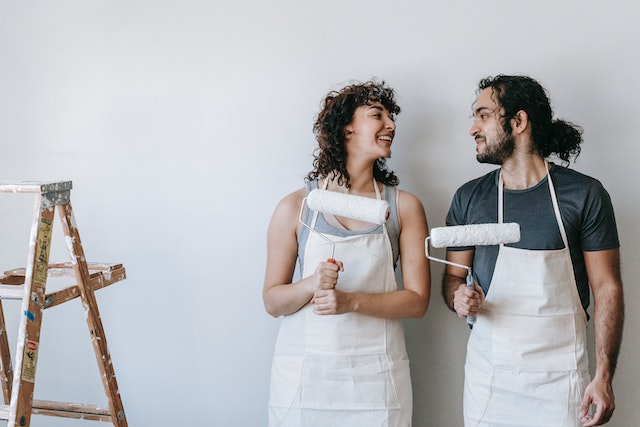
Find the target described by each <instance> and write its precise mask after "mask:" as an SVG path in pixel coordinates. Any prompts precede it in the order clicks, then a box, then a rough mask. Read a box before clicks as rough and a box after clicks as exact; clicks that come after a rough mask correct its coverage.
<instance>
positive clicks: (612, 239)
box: [446, 164, 620, 310]
mask: <svg viewBox="0 0 640 427" xmlns="http://www.w3.org/2000/svg"><path fill="white" fill-rule="evenodd" d="M499 172H500V169H496V170H494V171H492V172H490V173H488V174H486V175H484V176H482V177H480V178H477V179H475V180H472V181H469V182H467V183H466V184H464V185H463V186H462V187H460V188H459V189H458V191H457V192H456V194H455V195H454V197H453V201H452V202H451V207H450V208H449V213H448V214H447V220H446V223H447V225H465V224H483V223H496V222H498V174H499ZM550 174H551V179H552V180H553V184H554V186H555V190H556V197H557V199H558V206H559V208H560V216H561V217H562V222H563V224H564V228H565V230H566V232H567V238H568V240H569V249H570V251H571V260H572V262H573V270H574V273H575V277H576V282H577V286H578V293H579V294H580V300H581V302H582V306H583V307H584V308H585V310H586V308H587V307H588V306H589V282H588V278H587V272H586V269H585V264H584V256H583V251H601V250H606V249H613V248H617V247H619V246H620V242H619V240H618V232H617V228H616V221H615V217H614V213H613V206H612V205H611V199H610V197H609V194H608V193H607V191H606V190H605V189H604V187H603V186H602V184H601V183H600V182H599V181H598V180H596V179H594V178H591V177H589V176H586V175H583V174H581V173H579V172H576V171H574V170H572V169H568V168H566V167H562V166H558V165H554V164H552V167H551V170H550ZM503 221H504V222H517V223H519V224H520V235H521V238H520V241H519V242H518V243H514V244H511V245H508V246H513V247H516V248H522V249H530V250H546V249H562V248H563V247H564V244H563V242H562V236H561V235H560V229H559V228H558V225H557V222H556V218H555V214H554V212H553V204H552V201H551V195H550V193H549V183H548V181H547V178H544V179H543V180H542V181H541V182H539V183H538V184H537V185H535V186H533V187H531V188H528V189H526V190H504V220H503ZM498 248H499V247H498V246H478V247H476V248H475V249H476V251H475V256H474V259H473V270H474V276H475V279H476V281H477V282H478V284H479V285H480V286H482V289H483V290H484V292H485V293H488V292H489V285H490V283H491V279H492V277H493V270H494V267H495V263H496V259H497V257H498ZM468 249H473V248H469V247H465V248H461V247H457V248H449V250H451V251H457V250H468Z"/></svg>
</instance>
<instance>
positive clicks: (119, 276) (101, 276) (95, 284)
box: [0, 264, 127, 308]
mask: <svg viewBox="0 0 640 427" xmlns="http://www.w3.org/2000/svg"><path fill="white" fill-rule="evenodd" d="M114 266H115V268H114V269H112V270H109V271H99V272H96V273H94V274H92V275H91V278H90V283H89V286H91V289H93V290H94V291H97V290H98V289H102V288H104V287H106V286H109V285H111V284H113V283H115V282H119V281H121V280H124V279H126V278H127V273H126V270H125V268H124V267H123V266H122V264H114ZM6 277H23V276H4V277H3V278H0V279H4V278H6ZM0 283H7V282H6V281H4V280H0ZM23 284H24V277H23V280H22V283H21V284H20V285H23ZM79 296H80V290H79V289H78V285H77V284H73V285H71V286H68V287H66V288H63V289H60V290H58V291H55V292H50V293H48V294H46V295H45V303H44V308H50V307H54V306H56V305H59V304H62V303H63V302H67V301H70V300H72V299H74V298H77V297H79ZM1 298H6V299H22V298H24V286H16V285H13V284H12V285H7V284H4V285H0V299H1Z"/></svg>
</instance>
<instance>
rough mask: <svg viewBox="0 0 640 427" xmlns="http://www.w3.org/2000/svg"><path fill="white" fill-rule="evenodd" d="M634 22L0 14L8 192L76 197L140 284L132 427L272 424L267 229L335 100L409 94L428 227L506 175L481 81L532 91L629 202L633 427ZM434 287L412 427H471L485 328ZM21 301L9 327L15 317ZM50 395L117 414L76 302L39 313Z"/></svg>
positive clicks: (12, 309) (22, 248)
mask: <svg viewBox="0 0 640 427" xmlns="http://www.w3.org/2000/svg"><path fill="white" fill-rule="evenodd" d="M639 13H640V6H638V5H637V4H636V3H635V2H631V1H612V2H596V1H578V0H567V1H556V0H553V1H551V0H549V1H547V0H542V1H537V2H520V1H509V0H488V1H484V2H471V1H455V2H444V1H440V2H435V1H402V0H399V1H395V2H388V1H379V0H371V1H366V2H365V1H344V0H341V1H336V0H325V1H322V2H307V1H299V0H295V1H294V0H274V1H270V2H263V1H258V0H249V1H235V2H230V1H225V2H223V1H217V2H211V1H175V0H173V1H172V0H154V1H150V0H138V1H121V0H116V1H94V0H92V1H84V0H83V1H80V0H59V1H56V2H48V1H38V0H36V1H29V2H13V1H8V0H0V147H1V148H2V151H1V154H0V179H2V180H56V181H57V180H72V181H73V185H74V189H73V191H72V193H71V194H72V203H73V206H74V209H75V214H76V220H77V224H78V227H79V230H80V234H81V236H82V240H83V244H84V249H85V253H86V255H87V258H88V259H89V260H90V261H113V262H122V263H123V264H124V265H125V267H126V268H127V272H128V279H127V280H125V281H124V282H120V283H118V284H115V285H113V286H111V287H109V288H106V289H103V290H101V291H99V293H98V303H99V304H100V307H101V312H102V319H103V322H104V324H105V329H106V334H107V338H108V343H109V346H110V350H111V354H112V357H113V362H114V365H115V370H116V373H117V376H118V382H119V386H120V390H121V393H122V398H123V401H124V405H125V409H126V411H127V415H128V420H129V425H130V426H137V427H161V426H223V427H226V426H247V427H254V426H264V425H266V404H267V398H268V386H269V369H270V363H271V354H272V350H273V345H274V341H275V334H276V331H277V328H278V324H279V320H278V319H273V318H271V317H270V316H268V315H267V314H266V313H265V311H264V308H263V305H262V298H261V292H262V281H263V273H264V264H265V258H266V229H267V224H268V221H269V219H270V216H271V213H272V211H273V208H274V206H275V204H276V203H277V201H278V200H279V199H280V198H281V197H283V196H284V195H285V194H287V193H289V192H290V191H293V190H295V189H297V188H299V187H300V186H302V184H303V177H304V176H305V175H306V173H307V172H308V171H309V170H310V168H311V162H312V156H311V154H312V152H313V149H314V138H313V134H312V131H311V128H312V124H313V121H314V118H315V115H316V114H317V112H318V110H319V105H320V101H321V99H322V98H323V97H324V96H325V95H326V93H327V92H328V91H329V90H332V89H337V88H339V87H341V86H342V85H344V84H346V83H349V82H350V81H351V80H353V79H356V80H360V81H362V80H367V79H369V78H372V77H378V78H380V79H384V80H386V82H387V83H388V84H390V85H392V86H393V87H394V88H395V89H396V91H397V94H398V100H399V103H400V105H401V107H402V113H401V114H400V116H399V118H398V122H397V125H398V131H397V138H396V140H395V141H394V147H393V157H392V158H391V159H390V161H389V165H390V167H391V168H392V169H393V170H394V171H395V172H396V173H397V174H398V175H399V177H400V179H401V188H403V189H405V190H408V191H411V192H413V193H415V194H416V195H417V196H419V197H420V198H421V199H422V201H423V202H424V205H425V208H426V211H427V216H428V219H429V224H430V226H432V227H433V226H441V225H443V224H444V217H445V214H446V210H447V208H448V205H449V202H450V200H451V196H452V195H453V192H454V191H455V189H456V188H457V187H458V186H459V185H461V184H462V183H464V182H465V181H467V180H468V179H471V178H473V177H476V176H479V175H481V174H483V173H485V172H487V171H488V170H490V169H491V168H490V167H488V166H486V165H479V164H477V163H476V161H475V156H474V144H473V140H472V139H471V137H470V136H469V135H468V129H469V126H470V120H469V115H470V107H471V103H472V102H473V100H474V97H475V88H476V84H477V82H478V80H479V79H480V78H482V77H485V76H488V75H495V74H498V73H508V74H514V73H523V74H528V75H531V76H533V77H535V78H537V79H538V80H539V81H540V82H541V83H542V84H543V85H544V86H545V87H546V88H547V89H548V91H549V93H550V95H551V99H552V103H553V107H554V110H555V113H556V116H557V117H559V118H563V119H567V120H570V121H573V122H575V123H577V124H580V125H582V126H583V128H584V137H585V143H584V146H583V153H582V154H581V155H580V157H579V158H578V161H577V163H575V164H572V165H571V167H573V168H575V169H577V170H579V171H581V172H584V173H587V174H590V175H593V176H595V177H597V178H598V179H600V180H601V181H602V183H603V184H604V185H605V187H606V188H607V189H608V190H609V192H610V194H611V197H612V199H613V203H614V207H615V210H616V217H617V221H618V226H619V232H620V239H621V243H622V262H623V278H624V282H625V292H626V301H627V322H626V330H625V336H624V342H623V349H622V352H621V355H620V361H619V366H618V372H617V376H616V378H615V381H614V386H615V393H616V397H617V400H616V402H617V406H618V409H617V411H616V413H615V415H614V418H613V421H612V422H611V423H610V425H611V426H616V427H623V426H625V427H626V426H628V427H631V426H636V425H637V424H638V421H639V420H640V406H638V398H637V391H638V387H639V386H640V367H639V366H638V364H637V362H636V360H637V354H638V352H639V351H640V339H639V336H638V324H639V322H640V314H639V310H638V308H639V307H640V304H639V303H638V298H639V297H640V291H639V290H638V286H637V285H638V284H637V277H640V266H639V264H638V262H637V253H638V250H639V240H640V236H639V234H640V225H638V221H637V216H638V210H639V209H640V196H639V192H638V182H639V181H640V172H639V171H638V169H639V168H638V157H639V149H638V134H639V133H640V126H639V124H638V123H639V120H638V119H639V117H640V101H639V97H638V94H639V89H640V84H639V83H638V75H640V59H638V56H637V54H636V51H637V40H638V39H639V37H640V30H639V29H638V25H637V17H638V16H639ZM31 206H32V200H31V198H30V197H28V196H20V195H11V194H4V195H0V228H1V231H0V233H2V234H0V236H2V238H1V241H2V245H0V268H2V269H9V268H15V267H19V266H22V265H24V264H25V262H26V254H27V242H28V236H29V224H30V221H31V213H32V207H31ZM53 239H54V247H53V250H52V255H51V259H52V261H57V260H66V258H65V257H66V254H65V252H64V250H65V245H64V242H63V240H64V239H63V238H62V233H61V230H60V229H57V230H54V236H53ZM432 268H433V290H432V299H431V305H430V308H429V311H428V313H427V315H426V316H425V317H424V318H423V319H419V320H408V321H406V322H405V328H406V333H407V343H408V344H407V345H408V351H409V353H410V357H411V361H412V365H411V368H412V377H413V384H414V401H415V409H414V426H416V427H425V426H443V427H450V426H454V427H455V426H460V425H461V424H462V417H461V396H462V380H463V377H462V369H463V363H464V353H465V344H466V337H467V334H468V329H467V328H466V326H465V325H464V322H463V321H461V320H459V319H458V318H457V317H456V316H455V315H453V314H452V313H450V312H449V311H448V310H447V309H446V307H445V305H444V303H443V302H442V298H441V296H440V277H441V274H442V267H441V266H440V265H437V264H432ZM12 304H13V305H12ZM4 305H5V312H6V313H5V314H6V316H7V322H8V323H9V326H10V327H11V325H12V324H15V322H17V318H18V311H19V304H18V303H12V302H5V304H4ZM12 322H13V323H12ZM590 333H592V331H591V330H590ZM36 397H37V398H43V399H52V400H68V401H77V402H85V403H104V402H106V400H105V398H104V395H103V392H102V389H101V383H100V380H99V376H98V371H97V368H96V364H95V361H94V358H93V354H92V349H91V346H90V341H89V337H88V333H87V331H86V325H85V323H84V317H83V314H82V310H81V307H80V304H79V303H78V302H77V301H75V302H71V303H67V304H66V305H63V306H61V307H56V308H53V309H51V310H50V311H47V312H45V319H44V328H43V336H42V340H41V350H40V359H39V365H38V378H37V383H36ZM32 425H33V426H63V425H64V426H75V425H98V424H94V422H89V421H73V420H60V419H55V418H49V417H38V416H34V418H33V422H32Z"/></svg>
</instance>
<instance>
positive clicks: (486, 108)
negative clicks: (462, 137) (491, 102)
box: [473, 107, 490, 115]
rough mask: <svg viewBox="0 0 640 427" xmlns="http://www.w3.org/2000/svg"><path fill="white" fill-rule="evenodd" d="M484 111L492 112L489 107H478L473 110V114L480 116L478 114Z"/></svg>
mask: <svg viewBox="0 0 640 427" xmlns="http://www.w3.org/2000/svg"><path fill="white" fill-rule="evenodd" d="M484 110H488V111H490V110H489V107H476V108H475V109H474V110H473V114H474V115H475V114H478V113H480V112H482V111H484Z"/></svg>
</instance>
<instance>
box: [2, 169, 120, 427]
mask: <svg viewBox="0 0 640 427" xmlns="http://www.w3.org/2000/svg"><path fill="white" fill-rule="evenodd" d="M71 188H72V184H71V181H61V182H3V181H0V192H3V193H35V199H36V201H35V209H34V214H33V222H32V226H31V238H30V241H29V254H28V258H27V266H26V268H19V269H15V270H10V271H7V272H5V274H4V276H1V277H0V363H1V366H0V383H1V384H2V393H3V396H4V403H5V404H4V405H0V420H8V424H7V425H8V426H10V427H17V426H29V424H30V422H31V415H32V414H39V415H48V416H57V417H66V418H77V419H87V420H95V421H105V422H111V423H112V424H113V425H114V426H117V427H125V426H127V420H126V417H125V412H124V408H123V406H122V400H121V398H120V391H119V390H118V384H117V382H116V375H115V371H114V368H113V364H112V363H111V356H110V354H109V349H108V348H107V339H106V337H105V333H104V329H103V326H102V321H101V320H100V312H99V311H98V305H97V302H96V297H95V291H96V290H98V289H101V288H103V287H105V286H108V285H111V284H112V283H115V282H118V281H120V280H123V279H125V277H126V275H125V269H124V267H123V266H122V264H106V263H105V264H100V263H87V261H86V259H85V256H84V250H83V249H82V244H81V242H80V235H79V234H78V229H77V227H76V223H75V219H74V216H73V211H72V209H71V203H70V192H71ZM55 211H57V212H58V214H59V216H60V220H61V221H62V229H63V232H64V235H65V240H66V242H67V247H68V249H69V254H70V256H71V261H70V262H66V263H60V264H49V250H50V246H51V234H52V230H53V220H54V216H55ZM47 277H72V278H75V283H74V284H73V285H70V286H68V287H65V288H63V289H61V290H58V291H55V292H51V293H46V291H45V288H46V283H47ZM75 298H80V300H81V302H82V306H83V309H84V312H85V314H86V320H87V325H88V327H89V333H90V336H91V343H92V344H93V350H94V352H95V356H96V360H97V362H98V368H99V370H100V374H101V376H102V384H103V386H104V390H105V393H106V396H107V401H108V408H101V407H99V406H95V405H87V404H78V403H68V402H55V401H45V400H34V399H33V390H34V386H35V380H36V364H37V360H38V352H39V350H40V349H39V342H40V332H41V327H42V317H43V312H44V310H45V309H47V308H51V307H54V306H56V305H60V304H62V303H64V302H67V301H70V300H72V299H75ZM4 299H20V300H22V308H21V310H20V314H21V316H20V324H19V330H18V338H17V345H16V354H15V371H13V370H12V365H11V354H10V349H9V342H8V337H7V333H6V330H5V329H6V328H5V321H4V312H3V309H2V301H3V300H4Z"/></svg>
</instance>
